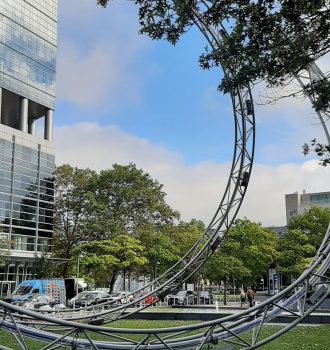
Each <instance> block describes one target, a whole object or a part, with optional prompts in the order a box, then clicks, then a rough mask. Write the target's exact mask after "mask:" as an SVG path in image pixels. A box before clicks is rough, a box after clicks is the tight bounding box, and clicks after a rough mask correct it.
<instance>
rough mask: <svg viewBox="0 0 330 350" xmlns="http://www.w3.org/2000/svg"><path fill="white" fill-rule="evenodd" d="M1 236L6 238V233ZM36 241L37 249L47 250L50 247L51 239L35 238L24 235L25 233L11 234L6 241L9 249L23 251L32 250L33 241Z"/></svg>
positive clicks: (33, 248)
mask: <svg viewBox="0 0 330 350" xmlns="http://www.w3.org/2000/svg"><path fill="white" fill-rule="evenodd" d="M2 238H3V239H4V240H6V238H7V239H8V235H3V236H2ZM36 242H37V251H45V250H46V251H49V248H50V247H51V242H52V240H51V239H50V238H45V237H41V238H37V239H36V237H31V236H26V235H15V234H13V235H11V240H10V242H8V244H9V246H10V248H11V249H14V250H25V251H34V250H35V247H34V246H35V243H36Z"/></svg>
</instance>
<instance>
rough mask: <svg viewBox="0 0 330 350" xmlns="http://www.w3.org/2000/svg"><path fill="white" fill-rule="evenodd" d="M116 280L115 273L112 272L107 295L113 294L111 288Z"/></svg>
mask: <svg viewBox="0 0 330 350" xmlns="http://www.w3.org/2000/svg"><path fill="white" fill-rule="evenodd" d="M116 278H117V272H116V271H113V272H112V276H111V279H110V283H109V294H112V293H113V287H114V286H115V282H116Z"/></svg>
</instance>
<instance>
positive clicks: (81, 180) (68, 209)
mask: <svg viewBox="0 0 330 350" xmlns="http://www.w3.org/2000/svg"><path fill="white" fill-rule="evenodd" d="M95 178H96V173H95V172H94V171H92V170H89V169H78V168H73V167H71V166H70V165H68V164H65V165H62V166H60V167H57V169H56V171H55V179H56V182H55V186H56V187H55V195H56V197H55V213H54V248H53V251H54V252H55V253H56V255H57V256H58V257H62V258H65V259H70V258H72V256H73V249H74V248H75V247H76V246H77V245H78V244H79V243H80V242H83V241H87V240H89V239H90V232H93V230H94V229H95V228H94V227H93V225H94V224H98V222H99V221H98V220H95V217H94V216H93V212H98V211H97V210H96V207H97V208H98V207H99V204H98V203H97V202H96V201H95V199H94V196H93V192H92V190H93V183H94V181H95ZM92 219H93V220H92ZM91 230H92V231H91ZM67 273H68V264H65V265H64V271H63V276H64V277H66V276H67Z"/></svg>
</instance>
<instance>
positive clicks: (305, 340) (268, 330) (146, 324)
mask: <svg viewBox="0 0 330 350" xmlns="http://www.w3.org/2000/svg"><path fill="white" fill-rule="evenodd" d="M192 323H194V322H190V323H188V322H184V321H149V320H120V321H116V322H114V323H112V324H111V327H113V328H132V329H138V328H164V327H171V326H183V325H187V324H192ZM280 328H281V327H279V326H266V327H265V328H263V331H262V333H261V337H266V336H267V335H270V334H272V333H273V332H274V330H277V329H280ZM245 337H248V335H245ZM93 338H94V337H93ZM97 338H98V339H100V340H101V339H102V340H104V337H103V336H102V335H98V336H97ZM131 339H134V340H139V339H141V336H132V337H131ZM112 341H113V339H112ZM27 343H28V347H29V350H39V349H41V348H42V347H43V346H45V345H42V343H38V342H35V341H30V340H28V341H27ZM0 345H4V346H7V347H10V348H13V349H19V347H18V346H17V345H16V344H15V342H14V341H13V337H12V336H11V335H10V334H8V333H5V332H3V331H0ZM217 347H219V345H218V346H217ZM238 348H239V347H234V348H233V349H238ZM205 349H207V347H205ZM209 349H212V347H210V348H209ZM261 349H264V350H279V349H281V350H330V325H322V326H298V327H296V328H294V329H293V330H291V331H289V332H288V333H286V334H285V335H284V336H282V337H280V338H278V339H277V340H275V341H273V342H271V343H269V344H267V345H265V346H263V347H261Z"/></svg>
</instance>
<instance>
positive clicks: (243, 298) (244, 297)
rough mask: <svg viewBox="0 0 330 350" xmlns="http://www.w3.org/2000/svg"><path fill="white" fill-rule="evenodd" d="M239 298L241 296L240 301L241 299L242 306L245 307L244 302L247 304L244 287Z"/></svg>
mask: <svg viewBox="0 0 330 350" xmlns="http://www.w3.org/2000/svg"><path fill="white" fill-rule="evenodd" d="M239 298H240V301H241V307H243V304H244V306H245V305H246V295H245V292H244V289H243V288H242V289H241V294H240V296H239Z"/></svg>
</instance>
